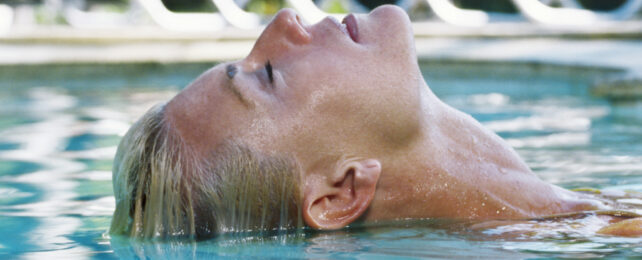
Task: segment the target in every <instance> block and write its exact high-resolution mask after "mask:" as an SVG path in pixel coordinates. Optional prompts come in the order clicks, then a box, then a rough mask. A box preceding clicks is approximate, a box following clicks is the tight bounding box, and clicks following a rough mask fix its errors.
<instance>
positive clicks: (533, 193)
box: [366, 86, 594, 220]
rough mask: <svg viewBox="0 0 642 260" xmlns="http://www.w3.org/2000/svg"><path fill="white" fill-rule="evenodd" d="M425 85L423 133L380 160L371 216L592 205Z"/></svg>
mask: <svg viewBox="0 0 642 260" xmlns="http://www.w3.org/2000/svg"><path fill="white" fill-rule="evenodd" d="M423 89H424V90H425V91H423V92H422V108H423V114H424V115H423V118H424V119H425V120H424V123H423V125H422V131H421V133H420V136H419V137H418V138H416V140H415V141H414V142H413V143H412V144H411V145H409V146H407V147H404V148H402V149H401V150H400V151H398V152H395V153H394V154H393V155H392V156H389V157H388V158H387V159H386V161H385V162H383V163H382V165H384V171H383V173H382V175H381V179H380V181H379V184H378V187H377V193H376V194H375V199H374V200H373V202H372V204H371V207H370V210H369V212H368V214H367V216H366V220H385V219H398V218H408V217H409V218H427V217H428V218H454V219H517V218H529V217H536V216H544V215H552V214H559V213H564V212H571V211H577V210H585V209H590V208H592V207H594V204H592V203H587V202H586V201H585V200H581V199H580V198H579V197H577V195H576V194H575V193H572V192H570V191H567V190H564V189H562V188H559V187H557V186H554V185H551V184H548V183H546V182H544V181H542V180H540V179H539V178H538V177H537V176H536V175H535V174H533V173H532V172H531V170H530V169H529V168H528V166H527V165H526V164H525V163H524V161H523V160H522V159H521V158H520V157H519V156H518V155H517V153H516V152H515V151H514V150H513V149H512V148H511V147H510V146H509V145H508V144H507V143H506V142H504V141H503V140H502V139H501V138H500V137H499V136H497V135H496V134H494V133H492V132H491V131H489V130H487V129H485V128H484V127H483V126H481V124H480V123H479V122H477V121H476V120H475V119H473V118H472V117H470V116H468V115H466V114H464V113H462V112H460V111H457V110H456V109H454V108H452V107H450V106H448V105H446V104H444V103H443V102H441V101H440V100H439V99H438V98H437V97H436V96H435V95H434V94H433V93H432V92H431V91H430V89H429V88H428V86H424V87H423ZM386 165H388V167H386ZM408 205H413V206H410V207H409V206H408Z"/></svg>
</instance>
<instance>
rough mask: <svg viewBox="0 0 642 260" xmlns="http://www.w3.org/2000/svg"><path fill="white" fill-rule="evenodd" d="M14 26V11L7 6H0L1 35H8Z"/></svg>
mask: <svg viewBox="0 0 642 260" xmlns="http://www.w3.org/2000/svg"><path fill="white" fill-rule="evenodd" d="M12 24H13V9H11V7H9V6H7V5H3V4H0V35H3V34H6V33H8V32H9V30H10V29H11V25H12Z"/></svg>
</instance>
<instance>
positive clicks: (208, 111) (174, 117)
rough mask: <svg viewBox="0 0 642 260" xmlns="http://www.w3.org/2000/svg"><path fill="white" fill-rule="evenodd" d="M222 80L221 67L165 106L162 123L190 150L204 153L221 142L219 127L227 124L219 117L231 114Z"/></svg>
mask: <svg viewBox="0 0 642 260" xmlns="http://www.w3.org/2000/svg"><path fill="white" fill-rule="evenodd" d="M225 80H226V78H225V70H224V66H223V65H222V64H219V65H217V66H215V67H214V68H212V69H210V70H208V71H206V72H204V73H203V74H201V75H200V76H199V77H198V78H197V79H196V80H194V81H193V82H192V83H191V84H190V85H188V86H187V87H186V88H185V89H183V90H182V91H181V92H180V93H178V95H176V96H175V97H174V98H172V100H170V101H169V102H168V104H167V106H166V108H165V109H166V110H165V120H166V122H167V123H168V124H169V127H170V128H172V129H173V130H175V131H176V132H177V134H178V135H179V136H180V137H181V138H182V139H183V141H184V142H185V143H186V144H187V145H189V146H190V147H193V148H195V149H197V150H203V151H205V149H206V148H207V147H211V146H210V145H215V144H216V143H218V142H220V141H222V140H223V139H224V138H225V135H226V133H225V132H224V131H223V130H224V129H225V127H221V126H225V125H229V124H230V123H229V122H227V119H226V118H224V117H221V116H220V115H224V114H226V112H229V111H230V110H233V109H231V108H229V106H230V105H232V104H231V102H229V100H226V98H225V96H224V93H223V91H222V89H223V84H225ZM217 126H218V127H217Z"/></svg>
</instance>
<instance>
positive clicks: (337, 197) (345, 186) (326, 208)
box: [303, 159, 381, 229]
mask: <svg viewBox="0 0 642 260" xmlns="http://www.w3.org/2000/svg"><path fill="white" fill-rule="evenodd" d="M380 174H381V164H380V163H379V161H377V160H375V159H365V160H358V161H346V162H343V163H342V164H341V166H340V167H339V168H338V169H336V172H335V173H334V174H332V176H333V177H331V178H323V179H319V180H317V181H312V183H309V184H308V185H306V186H307V187H306V189H307V190H306V192H305V196H304V202H303V217H304V220H305V222H306V224H307V225H309V226H311V227H312V228H316V229H338V228H342V227H345V226H346V225H348V224H350V223H352V222H353V221H355V220H356V219H357V218H359V217H360V216H361V215H362V214H363V213H364V212H365V211H366V210H367V209H368V207H369V206H370V202H371V201H372V199H373V198H374V193H375V190H376V186H377V181H378V180H379V175H380Z"/></svg>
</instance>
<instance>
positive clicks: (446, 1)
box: [427, 0, 488, 27]
mask: <svg viewBox="0 0 642 260" xmlns="http://www.w3.org/2000/svg"><path fill="white" fill-rule="evenodd" d="M427 1H428V5H430V8H431V9H432V11H433V12H434V13H435V15H436V16H437V17H439V19H441V20H443V21H444V22H447V23H449V24H453V25H458V26H469V27H479V26H482V25H485V24H486V23H488V14H486V13H485V12H483V11H478V10H470V9H461V8H459V7H457V6H455V5H454V4H453V3H452V2H451V1H450V0H427Z"/></svg>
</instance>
